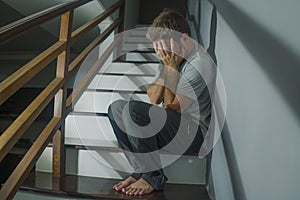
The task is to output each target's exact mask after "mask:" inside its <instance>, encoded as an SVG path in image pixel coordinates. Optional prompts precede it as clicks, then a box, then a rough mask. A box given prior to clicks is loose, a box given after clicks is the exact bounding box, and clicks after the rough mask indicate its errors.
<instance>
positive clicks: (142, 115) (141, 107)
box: [128, 101, 151, 123]
mask: <svg viewBox="0 0 300 200" xmlns="http://www.w3.org/2000/svg"><path fill="white" fill-rule="evenodd" d="M150 107H151V105H150V104H148V103H145V102H142V101H130V102H129V104H128V111H129V112H128V113H129V114H130V117H131V119H132V120H133V121H134V122H135V123H140V122H141V120H142V121H147V123H149V121H150V118H149V109H150Z"/></svg>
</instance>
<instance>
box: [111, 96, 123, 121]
mask: <svg viewBox="0 0 300 200" xmlns="http://www.w3.org/2000/svg"><path fill="white" fill-rule="evenodd" d="M126 103H127V101H125V100H122V99H120V100H116V101H114V102H113V103H111V104H110V105H109V107H108V112H107V114H108V117H109V118H110V119H115V118H116V117H117V116H122V111H123V109H124V107H125V105H126Z"/></svg>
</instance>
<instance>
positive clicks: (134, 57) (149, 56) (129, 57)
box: [125, 52, 160, 63]
mask: <svg viewBox="0 0 300 200" xmlns="http://www.w3.org/2000/svg"><path fill="white" fill-rule="evenodd" d="M125 60H126V61H152V62H157V63H159V62H160V59H159V58H158V56H157V55H156V54H155V53H144V52H142V53H135V52H128V53H127V54H126V59H125Z"/></svg>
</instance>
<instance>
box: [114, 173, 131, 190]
mask: <svg viewBox="0 0 300 200" xmlns="http://www.w3.org/2000/svg"><path fill="white" fill-rule="evenodd" d="M134 182H136V179H135V178H133V177H131V176H129V177H128V178H126V179H125V180H124V181H121V182H119V183H117V184H116V185H114V186H113V189H114V190H116V191H120V190H122V189H123V188H126V187H128V186H129V185H130V184H132V183H134Z"/></svg>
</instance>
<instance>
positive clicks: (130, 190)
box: [125, 188, 134, 195]
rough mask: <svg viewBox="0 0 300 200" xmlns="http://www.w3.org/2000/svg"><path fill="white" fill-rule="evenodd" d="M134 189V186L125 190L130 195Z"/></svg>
mask: <svg viewBox="0 0 300 200" xmlns="http://www.w3.org/2000/svg"><path fill="white" fill-rule="evenodd" d="M133 190H134V188H127V189H126V191H125V194H127V195H130V194H131V193H132V191H133Z"/></svg>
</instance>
